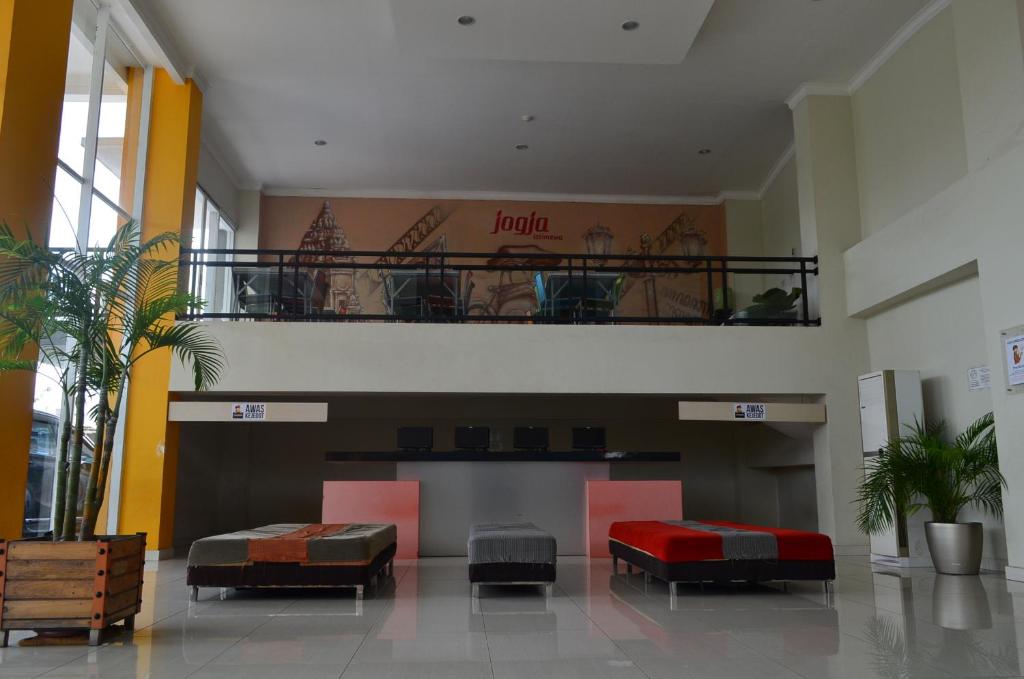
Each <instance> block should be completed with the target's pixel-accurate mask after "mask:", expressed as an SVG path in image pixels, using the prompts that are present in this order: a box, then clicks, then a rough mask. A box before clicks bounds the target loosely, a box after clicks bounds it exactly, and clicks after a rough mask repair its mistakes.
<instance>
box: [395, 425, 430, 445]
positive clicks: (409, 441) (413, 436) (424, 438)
mask: <svg viewBox="0 0 1024 679" xmlns="http://www.w3.org/2000/svg"><path fill="white" fill-rule="evenodd" d="M433 447H434V428H433V427H399V428H398V449H399V450H431V449H432V448H433Z"/></svg>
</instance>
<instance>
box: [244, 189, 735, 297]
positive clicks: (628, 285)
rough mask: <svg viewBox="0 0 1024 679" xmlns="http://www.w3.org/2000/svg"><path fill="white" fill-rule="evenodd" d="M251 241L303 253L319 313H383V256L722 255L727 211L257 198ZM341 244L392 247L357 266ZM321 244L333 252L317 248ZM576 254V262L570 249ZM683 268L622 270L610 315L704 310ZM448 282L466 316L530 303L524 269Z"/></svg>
mask: <svg viewBox="0 0 1024 679" xmlns="http://www.w3.org/2000/svg"><path fill="white" fill-rule="evenodd" d="M259 245H260V247H261V248H269V249H284V250H295V249H298V250H300V251H308V252H309V253H310V254H309V255H307V256H303V255H299V257H298V259H299V262H300V263H303V264H310V265H314V264H315V265H316V266H317V267H318V268H316V269H313V268H311V269H310V273H311V275H314V276H319V277H320V278H326V280H325V281H324V282H323V284H322V286H320V285H318V286H317V289H318V294H317V300H316V305H315V306H316V310H317V311H320V310H329V311H331V312H333V313H338V314H376V313H386V312H387V310H386V307H385V295H384V291H385V289H386V288H388V286H389V284H390V285H391V287H394V285H395V282H394V281H393V280H392V281H389V280H386V278H387V273H386V271H387V268H388V266H389V265H391V264H403V263H409V262H415V261H416V260H415V258H414V257H413V256H412V255H413V254H414V253H417V252H432V253H438V252H452V253H458V252H474V253H493V255H491V256H489V257H488V258H486V259H484V260H483V261H482V262H474V263H477V264H479V263H483V264H486V265H489V266H497V265H507V264H510V263H522V262H523V261H527V262H530V261H533V260H530V259H529V255H531V254H536V255H537V256H538V259H537V260H536V261H537V262H538V266H540V265H544V266H562V265H566V264H567V263H568V262H569V259H568V258H567V257H565V256H564V255H569V254H574V255H578V254H581V253H585V254H588V255H598V256H614V255H618V254H631V255H648V256H659V255H669V256H672V255H690V256H695V257H706V256H714V255H724V254H725V253H726V240H725V210H724V207H723V206H722V205H690V204H679V205H671V204H668V205H665V204H649V205H641V204H619V203H568V202H540V201H538V202H532V201H504V200H447V199H444V200H442V199H399V198H345V197H343V198H330V199H328V200H325V199H324V198H311V197H303V196H265V197H264V198H263V202H262V204H261V212H260V243H259ZM346 251H387V252H388V253H394V254H393V255H391V254H389V255H388V256H387V257H382V258H381V259H380V260H379V261H377V262H372V261H370V260H369V259H366V258H360V260H359V261H360V262H363V263H370V264H379V265H380V268H379V269H378V268H365V267H361V268H354V267H352V266H351V264H352V263H353V261H355V260H354V258H353V257H350V256H346V255H345V254H344V253H345V252H346ZM327 252H330V253H333V254H330V255H324V254H314V253H327ZM560 255H562V256H560ZM575 262H576V264H577V266H578V263H579V259H578V258H577V259H576V260H575ZM324 264H330V265H332V266H330V267H329V268H328V267H324V266H323V265H324ZM346 264H348V265H349V266H348V267H346ZM333 265H337V266H333ZM688 267H689V268H692V265H690V264H688V263H686V264H681V265H680V272H679V273H678V274H674V273H672V274H659V275H654V274H645V273H643V272H634V273H631V274H628V275H627V276H626V277H625V279H624V281H623V282H622V285H621V290H620V294H619V295H618V300H619V302H618V305H617V307H616V314H617V315H621V316H674V317H707V316H709V315H710V310H709V303H710V300H709V299H708V285H707V278H706V277H705V276H703V275H693V274H692V273H689V272H688V270H689V269H688ZM469 274H472V275H469ZM716 285H717V283H716ZM452 287H453V288H455V290H453V292H457V294H458V297H459V299H460V300H462V302H461V303H462V304H463V305H464V308H465V311H466V313H467V315H469V316H473V315H500V316H530V315H532V314H534V313H535V311H536V309H537V307H538V299H537V293H536V287H535V278H534V275H533V274H532V273H531V271H530V270H529V267H524V270H522V271H516V270H505V271H486V270H477V271H472V272H468V273H466V274H464V275H462V276H461V277H460V278H459V280H458V281H457V283H456V284H454V285H453V286H452Z"/></svg>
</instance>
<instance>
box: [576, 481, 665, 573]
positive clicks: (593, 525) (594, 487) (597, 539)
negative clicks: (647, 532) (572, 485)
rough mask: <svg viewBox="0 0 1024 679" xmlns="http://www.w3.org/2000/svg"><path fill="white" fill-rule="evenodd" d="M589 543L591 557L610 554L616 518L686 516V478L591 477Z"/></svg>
mask: <svg viewBox="0 0 1024 679" xmlns="http://www.w3.org/2000/svg"><path fill="white" fill-rule="evenodd" d="M586 494H587V498H586V502H587V507H586V544H587V556H588V557H590V558H599V557H608V556H611V554H609V553H608V530H609V527H610V526H611V525H612V522H613V521H642V520H644V519H649V518H651V517H652V516H656V517H658V518H659V519H662V520H664V521H678V520H681V519H682V518H683V483H682V481H600V480H590V481H587V487H586Z"/></svg>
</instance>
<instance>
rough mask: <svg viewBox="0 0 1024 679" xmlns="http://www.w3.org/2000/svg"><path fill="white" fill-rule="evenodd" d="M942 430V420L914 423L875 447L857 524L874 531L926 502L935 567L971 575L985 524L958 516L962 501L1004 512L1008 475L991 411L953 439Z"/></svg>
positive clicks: (860, 496) (977, 565)
mask: <svg viewBox="0 0 1024 679" xmlns="http://www.w3.org/2000/svg"><path fill="white" fill-rule="evenodd" d="M945 431H946V428H945V425H944V424H943V423H939V424H936V425H931V426H925V425H923V424H921V423H920V422H915V424H914V425H913V426H912V427H909V433H908V434H907V435H906V436H901V437H899V438H897V439H895V440H893V441H891V442H890V443H888V444H887V445H886V446H884V447H883V448H882V449H881V450H880V451H879V454H878V458H877V460H876V462H875V464H873V465H870V466H867V467H866V468H865V474H864V481H863V482H862V483H861V485H860V488H859V491H858V500H859V502H860V513H859V514H858V517H857V523H858V525H859V526H860V528H861V530H863V531H864V532H865V533H876V532H881V531H883V530H888V529H891V528H892V527H893V526H894V525H895V524H896V522H897V521H899V520H900V517H904V516H911V515H913V514H915V513H916V512H918V511H920V510H921V509H930V510H931V513H932V521H929V522H927V523H925V537H926V539H927V541H928V550H929V551H930V552H931V555H932V562H933V563H934V564H935V570H936V571H938V572H939V573H945V574H948V575H976V574H977V573H978V572H979V571H980V570H981V550H982V546H983V544H984V532H983V531H982V524H981V523H978V522H966V523H962V522H960V521H959V520H958V519H959V518H960V512H961V511H962V510H963V509H964V508H965V507H975V508H977V509H981V510H984V511H987V512H988V513H990V514H992V515H993V516H996V517H1000V516H1002V513H1003V497H1002V489H1003V487H1004V486H1005V485H1006V480H1005V479H1004V478H1003V475H1002V473H1001V472H1000V471H999V459H998V451H997V449H996V435H995V420H994V418H993V416H992V413H988V414H987V415H984V416H982V417H981V418H979V419H978V420H976V421H975V422H974V423H972V424H971V425H970V426H969V427H967V429H965V430H964V431H963V432H962V433H961V434H960V435H959V436H957V437H956V438H954V439H953V440H951V441H950V440H948V439H947V437H946V435H945Z"/></svg>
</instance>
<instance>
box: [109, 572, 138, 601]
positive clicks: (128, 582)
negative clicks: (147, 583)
mask: <svg viewBox="0 0 1024 679" xmlns="http://www.w3.org/2000/svg"><path fill="white" fill-rule="evenodd" d="M138 586H139V574H138V573H125V574H124V575H114V576H111V577H110V578H108V579H107V596H114V595H115V594H120V593H121V592H127V591H128V590H130V589H136V588H137V587H138Z"/></svg>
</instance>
